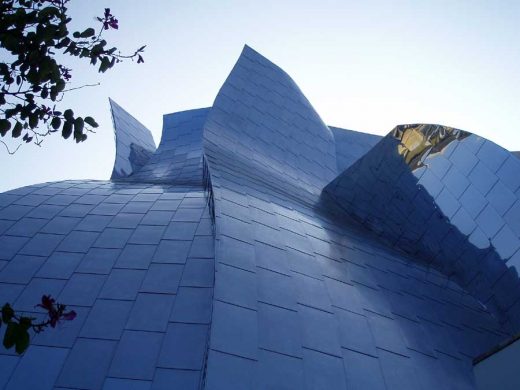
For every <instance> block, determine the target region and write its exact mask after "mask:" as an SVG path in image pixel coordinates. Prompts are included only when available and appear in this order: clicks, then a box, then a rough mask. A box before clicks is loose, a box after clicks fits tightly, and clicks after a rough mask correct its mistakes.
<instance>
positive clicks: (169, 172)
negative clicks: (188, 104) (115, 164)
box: [128, 108, 209, 185]
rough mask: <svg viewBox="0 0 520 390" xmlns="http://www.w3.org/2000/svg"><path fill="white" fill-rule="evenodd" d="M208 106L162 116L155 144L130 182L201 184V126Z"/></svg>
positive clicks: (129, 178) (131, 176)
mask: <svg viewBox="0 0 520 390" xmlns="http://www.w3.org/2000/svg"><path fill="white" fill-rule="evenodd" d="M208 112H209V108H201V109H198V110H188V111H182V112H176V113H173V114H168V115H164V118H163V132H162V138H161V143H160V144H159V147H158V148H157V150H156V151H155V153H154V154H153V155H152V157H151V158H150V159H149V161H147V163H146V164H145V165H144V166H143V167H142V168H141V169H139V170H138V171H137V172H135V173H134V174H132V175H130V176H129V177H128V180H130V181H136V182H154V183H170V184H179V185H201V184H202V128H203V125H204V122H205V121H206V117H207V115H208Z"/></svg>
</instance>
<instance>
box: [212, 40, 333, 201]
mask: <svg viewBox="0 0 520 390" xmlns="http://www.w3.org/2000/svg"><path fill="white" fill-rule="evenodd" d="M208 122H209V125H207V126H206V128H205V130H204V131H205V135H204V142H205V145H207V148H206V149H205V153H207V150H208V147H211V148H216V149H218V151H219V156H220V158H221V159H224V158H225V159H227V163H228V164H229V165H232V166H234V167H236V169H243V170H244V174H245V175H247V176H249V177H253V176H254V177H255V181H257V182H258V183H262V185H263V188H265V189H267V188H268V187H269V188H272V190H273V191H279V190H284V189H286V188H287V189H289V188H290V189H291V190H288V191H286V192H293V193H294V191H293V190H292V189H293V188H294V187H298V188H300V190H301V191H300V192H301V193H302V196H303V193H311V194H314V195H316V194H319V192H320V191H321V189H322V188H323V186H324V185H325V184H326V183H327V182H329V181H330V180H332V179H333V178H334V177H335V175H336V173H337V169H336V150H335V146H334V137H333V135H332V132H331V131H330V129H329V128H328V127H327V126H326V125H325V124H324V123H323V121H322V120H321V119H320V117H319V116H318V114H317V113H316V112H315V111H314V109H313V108H312V106H311V105H310V103H309V102H308V100H307V99H306V98H305V96H304V95H303V94H302V93H301V91H300V89H299V88H298V87H297V86H296V84H295V83H294V81H292V79H291V78H290V77H289V76H288V75H287V74H286V73H285V72H284V71H282V70H281V69H280V68H278V67H277V66H276V65H274V64H273V63H271V62H270V61H268V60H267V59H265V58H264V57H262V56H260V55H258V54H257V53H256V52H255V51H254V50H253V49H251V48H249V47H247V46H246V47H245V48H244V50H243V53H242V55H241V56H240V58H239V60H238V61H237V63H236V64H235V66H234V68H233V71H232V72H231V74H230V75H229V77H228V79H227V80H226V82H225V83H224V85H223V86H222V88H221V90H220V92H219V94H218V96H217V98H216V100H215V104H214V105H213V108H212V109H211V113H210V115H209V119H208ZM211 145H212V146H211Z"/></svg>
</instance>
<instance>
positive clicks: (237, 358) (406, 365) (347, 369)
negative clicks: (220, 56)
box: [204, 48, 506, 389]
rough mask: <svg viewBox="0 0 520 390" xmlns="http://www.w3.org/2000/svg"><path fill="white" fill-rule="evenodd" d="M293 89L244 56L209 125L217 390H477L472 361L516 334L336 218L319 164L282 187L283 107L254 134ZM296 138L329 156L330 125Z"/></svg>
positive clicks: (304, 114)
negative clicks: (278, 96) (249, 127)
mask: <svg viewBox="0 0 520 390" xmlns="http://www.w3.org/2000/svg"><path fill="white" fill-rule="evenodd" d="M244 73H246V74H247V75H250V77H247V78H244V77H243V76H241V75H242V74H244ZM261 73H263V74H264V75H265V76H264V77H262V78H261V82H259V81H258V79H257V77H256V75H257V74H261ZM236 80H240V84H239V87H235V86H233V84H234V83H236ZM288 82H289V81H287V76H286V74H285V73H283V72H282V71H281V70H280V69H278V68H276V67H273V66H270V65H269V63H267V62H266V60H265V59H264V58H263V57H261V56H260V55H259V54H258V53H256V52H254V51H252V50H250V49H248V48H246V49H245V50H244V52H243V53H242V56H241V58H240V59H239V61H238V64H237V66H235V68H234V70H233V72H232V73H231V74H230V76H229V78H228V80H227V81H226V83H225V84H224V86H223V87H222V89H221V92H220V93H219V95H218V96H217V98H216V100H215V103H214V106H213V108H212V111H211V112H210V114H209V116H208V120H207V122H206V125H205V129H204V138H205V139H204V148H205V149H204V151H205V154H206V157H207V161H208V166H209V174H210V175H211V182H212V184H213V193H214V204H215V215H216V217H215V221H216V223H215V225H216V258H215V261H216V274H215V278H216V279H215V299H214V302H213V320H212V325H211V336H210V345H209V348H210V349H209V353H208V366H207V382H206V388H208V389H228V388H244V389H246V388H255V387H257V388H295V389H301V388H308V389H314V388H323V389H342V388H352V389H383V388H388V389H418V388H425V389H440V388H451V387H455V388H473V387H474V382H473V377H472V372H471V358H472V357H473V356H475V354H476V353H477V351H479V350H485V349H487V348H488V347H489V346H491V345H493V344H494V343H495V342H496V341H497V340H500V339H501V338H502V337H506V334H505V333H502V331H501V328H500V325H499V324H498V322H496V320H495V319H493V318H492V316H491V315H490V314H489V313H488V312H486V310H485V309H484V308H483V307H482V306H481V305H480V304H479V303H478V302H477V301H476V300H475V299H474V298H473V297H471V296H470V295H469V294H468V293H466V292H465V291H464V290H463V289H461V288H460V287H458V286H457V284H455V283H453V282H452V281H450V280H449V278H447V277H446V276H444V275H442V274H441V273H439V272H436V271H434V270H432V269H429V268H427V267H424V266H421V265H420V264H419V263H418V262H415V261H413V260H411V259H410V258H408V257H405V256H403V254H402V253H400V252H397V251H394V250H392V249H391V248H389V247H388V246H385V245H382V244H380V243H379V242H378V240H377V238H376V237H374V236H373V235H372V234H370V233H368V232H367V231H366V230H364V229H362V228H360V227H357V225H356V224H354V223H352V222H351V221H350V222H349V221H348V220H347V219H338V218H331V217H330V215H331V214H332V215H334V213H335V212H336V211H337V210H336V209H335V208H334V207H335V205H334V203H326V202H325V201H324V200H320V199H319V197H318V195H319V193H320V192H321V189H322V187H323V186H324V185H325V184H326V183H324V182H325V181H326V180H324V179H327V178H328V177H330V176H329V175H328V174H327V172H328V171H327V170H325V171H324V172H325V173H324V175H323V178H322V179H317V178H315V177H314V175H313V172H314V168H315V167H316V165H318V162H317V161H316V165H313V164H300V165H298V166H296V167H287V168H286V170H285V171H283V172H284V175H285V182H284V184H283V185H280V181H281V176H280V172H278V170H279V169H281V168H280V167H285V165H277V164H276V163H273V157H272V155H273V154H274V153H275V151H276V150H277V145H284V142H285V141H284V137H285V135H284V129H285V127H284V124H285V118H286V114H285V110H284V105H283V104H282V103H280V105H279V107H277V108H276V109H272V110H271V111H269V114H268V115H269V117H270V120H269V122H268V124H267V125H266V124H264V122H263V121H261V120H259V121H258V122H257V124H256V125H255V133H254V137H253V135H252V134H251V133H248V132H247V131H243V128H244V126H246V124H247V123H248V122H249V121H250V120H253V121H254V120H255V118H256V117H258V115H257V116H255V114H253V118H252V119H250V118H249V117H248V115H249V113H251V112H252V113H255V111H256V110H257V108H258V107H262V105H263V104H264V102H263V96H274V94H275V93H277V92H276V91H280V90H286V89H285V87H283V86H284V85H287V83H288ZM228 84H231V85H228ZM257 90H261V91H262V94H258V93H256V92H255V91H257ZM298 93H300V92H299V91H298ZM244 97H247V99H246V98H244ZM292 100H297V101H306V100H305V98H303V97H298V96H296V97H293V98H292ZM292 115H293V116H294V117H300V118H313V110H312V109H311V108H310V106H308V105H301V106H299V107H298V112H295V113H292ZM260 118H261V116H260ZM311 123H312V120H311ZM276 129H279V131H273V130H276ZM308 129H314V131H309V130H308ZM262 134H268V135H269V138H268V139H266V140H265V141H263V140H262ZM291 134H293V137H294V138H295V139H298V140H299V144H298V145H291V147H293V148H298V147H299V145H314V144H316V145H318V146H317V149H318V148H319V145H320V141H319V140H320V139H321V128H316V127H312V125H311V124H307V123H306V122H305V121H303V122H301V124H300V126H299V127H298V128H296V129H292V133H291ZM257 144H259V145H258V146H256V145H257ZM244 145H247V147H248V150H251V151H254V153H253V152H251V153H250V158H246V156H244V157H242V156H241V155H240V153H241V150H243V149H245V146H244ZM269 146H270V147H269ZM295 153H297V152H295ZM313 153H314V152H313ZM313 153H311V154H310V155H311V156H313V155H314V154H313ZM235 156H237V158H235ZM327 161H328V160H327ZM332 170H333V169H330V170H329V171H332ZM258 172H260V173H258ZM296 178H297V179H298V180H295V179H296ZM305 180H307V183H306V182H305ZM307 184H308V185H309V186H314V188H315V190H313V191H307V190H305V189H304V188H305V186H306V185H307ZM320 186H321V188H320ZM302 188H303V189H302ZM273 189H274V190H273ZM316 190H318V191H316Z"/></svg>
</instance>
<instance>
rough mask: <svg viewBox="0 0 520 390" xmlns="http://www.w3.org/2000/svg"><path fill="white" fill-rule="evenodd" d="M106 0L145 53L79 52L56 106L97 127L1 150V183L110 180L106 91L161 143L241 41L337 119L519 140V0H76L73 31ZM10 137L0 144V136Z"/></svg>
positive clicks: (353, 124) (207, 101)
mask: <svg viewBox="0 0 520 390" xmlns="http://www.w3.org/2000/svg"><path fill="white" fill-rule="evenodd" d="M105 7H110V8H111V10H112V13H113V14H114V15H115V16H116V17H117V18H118V19H119V25H120V29H119V31H116V32H110V34H107V36H106V37H107V40H108V41H109V43H112V44H113V45H115V46H117V47H119V48H121V49H123V50H124V51H131V50H132V49H136V48H138V47H139V46H141V45H144V44H146V45H147V48H146V52H145V55H144V58H145V63H144V64H139V65H137V64H135V63H124V64H120V65H119V66H117V67H116V68H114V69H113V70H111V71H109V72H107V73H106V74H105V75H99V74H97V73H96V70H95V69H94V68H90V67H89V66H88V65H85V64H83V63H81V62H78V61H69V60H68V59H67V61H68V63H69V64H70V65H71V67H72V68H73V73H72V75H73V78H72V81H74V85H73V86H77V85H81V84H84V83H94V82H97V81H100V82H101V86H99V87H94V88H87V89H82V90H79V91H75V92H71V93H69V95H68V96H67V97H66V98H65V99H64V101H63V105H62V107H66V106H70V107H72V108H73V109H74V111H75V113H77V114H78V115H80V114H81V115H91V116H93V117H95V118H96V120H97V121H98V123H99V124H100V128H99V130H98V132H97V133H96V134H91V135H90V136H89V139H88V140H87V141H86V142H84V143H82V144H78V145H76V144H75V143H74V142H73V141H72V140H70V139H69V140H68V141H64V140H62V139H61V137H60V136H59V135H58V134H56V135H54V136H51V137H48V138H47V139H46V140H45V141H44V143H43V145H42V147H37V146H34V145H27V146H23V147H22V148H21V149H20V150H19V151H18V152H17V153H16V154H15V155H14V156H9V155H7V153H6V152H5V150H4V149H0V164H1V168H2V169H1V171H0V192H1V191H5V190H8V189H12V188H16V187H19V186H23V185H28V184H34V183H39V182H45V181H53V180H62V179H82V178H85V179H108V178H109V177H110V174H111V170H112V165H113V161H114V157H115V146H114V136H113V130H112V122H111V117H110V110H109V103H108V97H109V96H110V97H112V98H113V99H114V100H115V101H116V102H118V103H119V104H120V105H121V106H122V107H123V108H125V109H126V110H128V111H129V112H130V113H132V114H133V115H134V116H135V117H136V118H137V119H138V120H140V121H141V122H142V123H143V124H144V125H145V126H147V127H148V128H149V129H150V130H151V131H152V133H153V135H154V138H155V141H156V143H157V144H158V143H159V141H160V135H161V126H162V115H163V114H165V113H171V112H175V111H180V110H185V109H190V108H198V107H206V106H210V105H211V104H212V102H213V100H214V98H215V96H216V94H217V92H218V90H219V88H220V86H221V85H222V83H223V82H224V80H225V78H226V77H227V75H228V74H229V72H230V71H231V68H232V67H233V64H234V63H235V61H236V60H237V58H238V56H239V54H240V51H241V50H242V47H243V45H244V44H248V45H250V46H251V47H253V48H254V49H255V50H257V51H259V52H260V53H261V54H263V55H264V56H266V57H267V58H269V59H270V60H271V61H273V62H274V63H276V64H277V65H279V66H281V67H282V68H283V69H284V70H285V71H286V72H287V73H289V74H290V75H291V77H292V78H293V79H294V80H295V81H296V83H297V84H298V85H299V86H300V88H301V89H302V91H303V92H304V94H305V95H306V96H307V98H308V99H309V100H310V102H311V103H312V104H313V105H314V107H315V109H316V110H317V111H318V113H319V114H320V115H321V117H322V119H323V120H324V121H325V122H326V123H327V124H329V125H334V126H338V127H344V128H348V129H353V130H359V131H364V132H369V133H375V134H381V135H384V134H386V133H388V132H389V131H390V130H391V129H392V128H393V127H394V126H395V125H397V124H403V123H416V122H428V123H439V124H444V125H448V126H453V127H457V128H460V129H464V130H468V131H471V132H474V133H477V134H479V135H481V136H483V137H486V138H489V139H491V140H493V141H495V142H496V143H498V144H499V145H501V146H503V147H505V148H507V149H509V150H520V104H519V103H520V27H519V26H520V1H518V0H513V1H501V0H497V1H479V0H469V1H463V0H449V1H443V0H435V1H433V0H432V1H427V0H409V1H398V0H397V1H396V0H394V1H386V0H385V1H359V0H357V1H350V0H341V1H332V0H316V1H306V0H299V1H292V0H273V1H271V0H262V1H247V0H233V1H231V0H208V1H196V0H184V1H173V0H164V1H159V0H149V1H142V0H141V1H137V0H118V1H115V0H102V1H101V0H90V1H85V0H72V1H71V4H70V11H71V16H72V17H73V21H72V22H71V23H72V25H73V26H74V27H76V28H77V29H78V30H83V29H84V28H86V27H89V26H91V25H93V24H94V20H93V18H94V17H95V16H97V15H101V14H102V13H103V9H104V8H105ZM0 147H3V145H0Z"/></svg>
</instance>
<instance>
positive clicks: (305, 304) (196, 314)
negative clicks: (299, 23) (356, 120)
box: [0, 47, 520, 390]
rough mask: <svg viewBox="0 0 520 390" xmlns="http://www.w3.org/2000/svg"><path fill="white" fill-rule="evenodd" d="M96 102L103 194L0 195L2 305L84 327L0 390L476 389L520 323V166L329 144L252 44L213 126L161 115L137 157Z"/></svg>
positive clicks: (209, 112)
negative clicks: (43, 303)
mask: <svg viewBox="0 0 520 390" xmlns="http://www.w3.org/2000/svg"><path fill="white" fill-rule="evenodd" d="M111 104H112V108H113V112H114V122H115V128H116V129H117V130H116V137H117V139H118V141H117V145H122V146H118V156H117V158H116V167H117V169H116V168H114V175H113V178H114V179H117V180H114V181H111V182H104V181H76V182H74V181H65V182H59V183H46V184H42V185H35V186H30V187H25V188H20V189H17V190H14V191H11V192H8V193H5V194H0V248H1V250H0V302H6V301H7V302H13V303H14V306H15V308H16V309H17V310H18V309H19V310H26V311H27V312H28V313H32V312H33V311H34V310H35V308H34V304H35V303H37V301H38V299H39V298H40V297H41V295H42V294H52V295H53V296H55V297H56V298H57V299H58V300H59V301H60V302H63V303H66V304H68V305H71V306H72V307H73V308H74V309H75V310H77V312H78V317H77V318H76V320H74V321H72V322H71V323H67V324H66V325H65V326H64V327H63V329H60V330H59V331H57V332H48V333H47V332H45V333H44V334H41V335H38V336H36V337H34V338H33V340H32V344H31V347H30V348H29V350H28V352H27V353H26V354H25V355H24V356H22V357H19V356H14V355H12V354H10V353H9V352H8V351H5V350H3V349H0V360H2V366H1V369H0V387H4V386H5V387H6V388H7V389H24V388H42V389H47V388H48V389H53V388H57V387H60V388H88V389H101V388H109V389H113V388H117V389H128V388H134V387H139V388H141V387H142V388H181V389H194V390H195V389H201V388H206V389H235V388H244V389H249V388H259V389H265V388H276V389H278V388H287V389H302V388H307V389H315V388H323V389H344V388H350V389H352V388H353V389H400V390H401V389H413V390H415V389H418V388H421V389H432V390H433V389H435V390H437V389H445V388H457V389H473V388H474V387H475V383H474V380H473V376H472V372H471V360H472V358H473V357H475V356H476V355H478V354H480V353H481V352H483V351H484V350H486V349H488V348H489V347H490V346H492V345H495V344H497V343H498V342H499V341H500V340H502V339H503V338H507V336H508V332H509V331H510V330H511V329H514V328H515V326H514V325H515V321H514V318H515V317H514V316H515V315H516V309H515V305H514V304H513V303H514V302H513V301H514V300H515V295H514V293H515V292H516V291H517V290H516V286H517V281H516V273H515V272H516V271H514V270H513V268H512V266H513V265H514V264H516V262H517V261H518V260H517V254H516V253H515V254H513V252H514V251H515V248H516V246H515V245H516V244H515V243H516V242H517V241H515V240H517V236H514V239H513V238H511V237H509V236H507V235H504V234H506V233H504V232H506V231H507V230H506V229H505V228H506V227H507V229H510V230H511V231H512V232H513V233H514V234H516V232H517V229H519V228H518V225H517V224H518V221H520V218H519V217H518V216H517V214H516V213H517V211H515V210H517V209H518V208H517V203H518V202H517V199H516V193H517V192H518V191H520V190H519V189H518V188H516V187H515V186H516V185H517V179H516V176H515V175H516V173H517V172H518V163H520V162H518V163H517V161H518V160H517V159H516V158H515V157H511V155H510V154H508V153H507V152H505V151H503V150H502V149H500V148H497V147H496V145H493V144H491V143H489V142H488V141H485V140H482V139H481V138H479V137H476V136H474V135H469V134H468V133H464V132H460V131H457V130H454V129H447V128H444V127H432V126H422V127H421V126H408V127H407V126H401V127H398V128H397V129H396V130H395V131H394V132H393V133H392V134H390V135H389V136H387V137H385V138H384V139H382V140H381V141H380V142H377V138H376V137H374V136H369V135H363V134H359V133H354V132H349V131H345V130H341V129H337V128H332V130H331V129H329V128H328V127H327V126H325V125H324V123H323V122H322V121H321V119H320V118H319V116H318V115H317V114H316V112H315V111H314V109H313V108H312V106H311V105H310V103H309V102H308V101H307V99H306V98H305V97H304V96H303V94H302V92H301V91H300V90H299V88H298V87H297V86H296V84H295V83H294V82H293V81H292V79H291V78H290V77H289V76H288V75H287V74H286V73H285V72H284V71H283V70H281V69H280V68H279V67H277V66H276V65H274V64H272V63H271V62H269V61H268V60H267V59H265V58H264V57H262V56H261V55H260V54H258V53H257V52H255V51H254V50H252V49H250V48H248V47H245V48H244V51H243V53H242V55H241V56H240V58H239V60H238V62H237V64H236V65H235V67H234V69H233V71H232V72H231V74H230V75H229V77H228V79H227V80H226V82H225V83H224V85H223V87H222V89H221V91H220V92H219V94H218V96H217V98H216V100H215V103H214V106H213V107H212V108H211V109H200V110H190V111H185V112H181V113H175V114H169V115H165V117H164V127H163V136H162V137H163V139H162V140H161V144H160V145H159V148H158V149H157V150H156V151H155V152H154V154H153V156H152V157H150V158H149V159H147V157H148V156H149V154H150V153H152V152H153V151H154V150H155V147H154V146H153V142H151V136H150V134H149V132H148V131H147V130H146V129H145V128H144V127H142V125H140V124H138V122H137V121H135V119H133V118H131V116H129V115H128V114H127V113H125V112H124V111H123V110H122V109H121V108H120V107H119V106H117V105H116V104H115V103H113V102H111ZM333 133H334V135H333ZM119 141H121V142H119ZM376 142H377V144H376V145H375V146H374V145H373V143H376ZM132 144H134V145H138V146H139V148H141V149H139V150H141V151H142V152H143V153H142V156H141V157H142V158H139V157H138V158H135V157H136V155H139V153H137V152H134V153H133V154H132V152H131V151H132V146H131V145H132ZM136 148H137V146H136V147H134V149H136ZM365 152H366V155H364V157H361V158H360V159H359V157H360V156H361V155H362V154H363V153H365ZM356 159H357V161H355V160H356ZM513 159H514V161H513ZM344 167H349V168H348V169H346V170H345V171H344V172H343V173H341V174H340V175H339V176H338V172H339V171H341V169H342V168H344ZM329 183H330V184H329ZM467 183H469V184H467ZM327 184H329V185H328V187H327V191H326V194H324V193H323V189H324V188H325V187H326V186H327ZM518 186H519V187H520V183H518ZM473 190H474V191H473ZM475 191H477V192H478V191H480V193H481V196H480V197H479V196H477V195H476V192H475ZM511 194H513V195H511ZM449 195H451V198H450V197H449ZM204 197H207V198H208V199H204ZM453 199H454V200H453ZM482 199H484V201H482ZM479 201H480V202H479ZM482 202H483V203H482ZM208 204H209V206H208ZM519 207H520V206H519ZM461 210H462V211H461ZM493 212H494V213H493ZM464 213H466V214H469V215H470V216H473V215H474V216H475V217H474V218H473V219H472V218H467V216H466V214H464ZM352 215H354V216H355V217H356V218H357V220H358V221H359V220H361V221H362V222H363V224H364V225H365V226H362V225H361V224H359V223H358V222H357V221H356V220H354V219H353V218H352V217H351V216H352ZM496 215H498V216H499V218H498V219H497V218H494V217H496ZM493 218H494V219H493ZM502 221H503V224H502ZM472 222H473V223H474V224H475V225H476V227H473V224H472ZM367 227H369V228H370V229H367ZM470 228H471V229H473V230H471V231H470ZM465 229H467V230H465ZM478 229H480V230H481V231H482V234H477V233H475V232H477V231H478ZM492 230H496V232H495V233H494V234H493V235H492V234H491V233H492ZM374 231H375V232H376V233H377V234H374ZM397 233H398V234H397ZM486 234H487V235H488V236H489V238H487V237H488V236H486ZM468 237H469V238H468ZM482 237H484V238H485V239H483V238H482ZM381 238H384V239H385V240H384V241H383V240H382V239H381ZM389 243H390V244H389ZM468 243H471V245H470V244H468ZM403 249H406V250H407V251H408V254H407V253H404V252H403ZM450 251H451V253H450ZM484 253H485V254H486V256H482V255H483V254H484ZM497 254H498V255H499V256H500V261H501V263H500V262H497V259H496V258H495V257H494V256H496V255H497ZM450 256H451V257H450ZM477 258H478V259H479V260H478V261H476V260H475V259H477ZM506 259H509V260H507V262H506V263H504V260H506ZM452 260H453V261H452ZM434 265H435V267H434ZM504 267H505V268H508V267H511V268H508V270H507V272H503V270H504ZM511 270H513V271H514V272H513V271H511ZM441 271H442V272H441ZM455 275H456V276H457V278H455ZM492 278H494V279H492ZM457 280H459V281H461V283H463V285H464V286H466V288H462V287H461V286H460V285H459V284H458V283H457ZM493 281H494V282H493ZM492 282H493V283H492ZM490 283H492V284H490ZM468 289H469V290H470V291H471V292H472V294H470V293H469V292H468ZM482 291H485V292H486V294H482ZM508 292H510V294H509V295H508V296H505V294H506V293H508ZM490 294H492V295H493V297H492V298H489V295H490ZM477 298H479V299H480V300H481V301H485V302H486V303H487V304H488V306H489V307H490V308H491V307H492V305H491V302H492V301H496V302H497V307H498V306H499V305H506V304H509V305H512V306H511V308H510V309H509V310H508V311H507V313H508V314H509V317H508V319H509V321H508V322H505V323H500V322H499V321H498V320H497V318H496V317H495V316H494V315H493V314H492V313H490V312H489V310H488V309H487V308H486V307H485V306H483V305H482V304H481V303H480V302H479V300H478V299H477ZM486 299H487V300H486ZM507 300H509V301H507ZM508 302H509V303H508ZM2 329H5V327H2ZM0 337H1V335H0ZM27 372H30V373H31V375H27Z"/></svg>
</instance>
